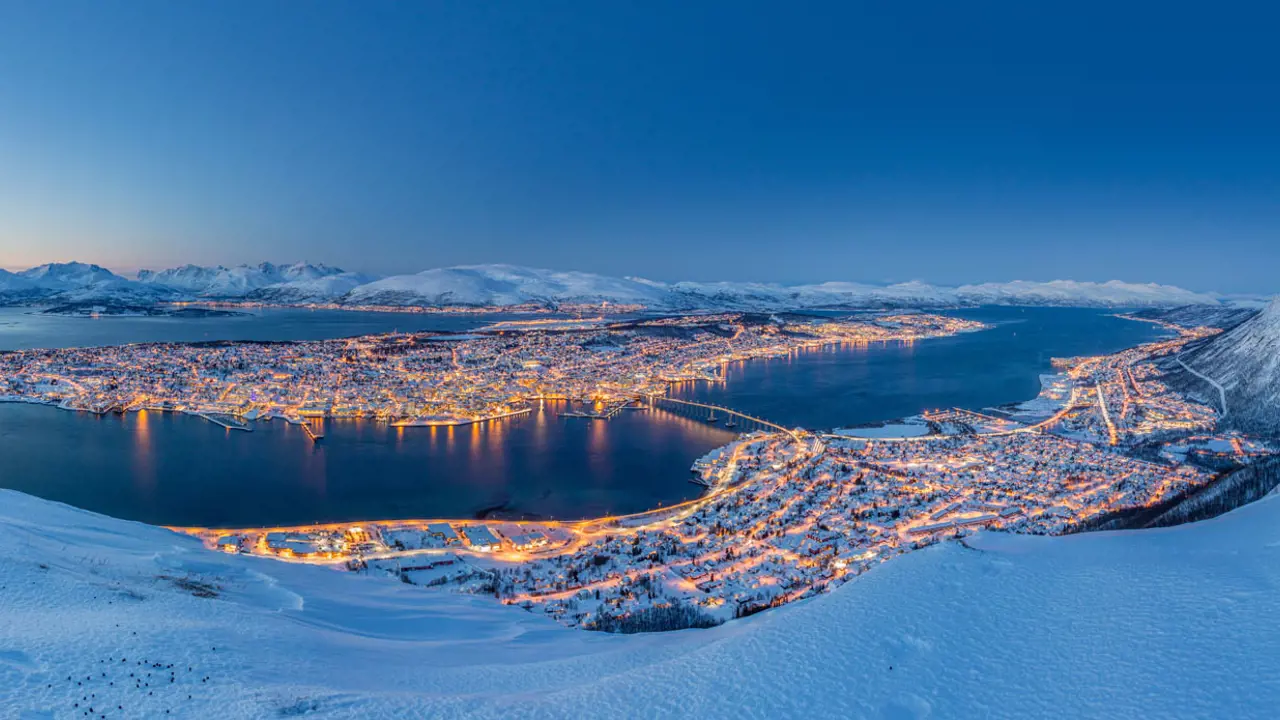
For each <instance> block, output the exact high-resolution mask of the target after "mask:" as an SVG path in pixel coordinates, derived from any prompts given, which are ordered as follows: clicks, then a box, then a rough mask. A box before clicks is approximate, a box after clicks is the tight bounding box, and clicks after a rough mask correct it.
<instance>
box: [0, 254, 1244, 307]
mask: <svg viewBox="0 0 1280 720" xmlns="http://www.w3.org/2000/svg"><path fill="white" fill-rule="evenodd" d="M23 283H26V285H23ZM113 293H114V294H115V295H118V296H119V297H120V299H121V300H122V301H124V300H127V301H130V302H139V303H141V302H147V301H154V300H157V299H200V298H205V299H223V300H256V301H261V302H271V303H281V304H290V303H316V302H324V303H340V304H347V305H393V306H422V307H430V306H445V305H468V306H510V305H525V304H530V303H533V304H539V305H544V306H545V305H555V304H560V303H600V302H610V303H615V304H619V303H620V304H627V305H643V306H645V307H648V308H652V309H656V310H762V311H775V310H805V309H821V308H830V309H857V308H898V307H910V308H925V307H954V306H973V305H1057V306H1076V307H1103V308H1111V307H1126V308H1133V307H1176V306H1182V305H1207V306H1218V305H1220V303H1219V302H1218V300H1216V299H1215V297H1214V296H1212V295H1207V294H1203V293H1194V292H1190V291H1188V290H1183V289H1181V288H1177V287H1173V286H1169V285H1154V284H1147V285H1140V284H1132V283H1123V282H1119V281H1111V282H1106V283H1090V282H1075V281H1068V280H1055V281H1052V282H1026V281H1015V282H1009V283H986V284H983V285H966V286H963V287H958V288H950V287H941V286H937V285H930V284H928V283H923V282H907V283H899V284H896V285H887V286H878V285H866V284H861V283H850V282H825V283H818V284H810V285H790V286H789V285H777V284H773V283H748V282H677V283H663V282H655V281H652V280H645V279H643V278H632V277H627V278H619V277H610V276H607V275H597V274H594V273H586V272H574V271H568V272H566V271H558V270H545V269H539V268H529V267H519V266H515V265H463V266H458V267H448V268H434V269H431V270H424V271H422V272H420V273H416V274H412V275H395V276H392V277H387V278H382V279H375V278H373V277H370V276H366V275H361V274H358V273H349V272H344V271H343V270H341V269H339V268H335V267H330V266H327V265H312V264H307V263H298V264H295V265H274V264H272V263H261V264H259V265H237V266H235V267H230V268H228V267H223V266H220V265H219V266H216V267H201V266H198V265H183V266H181V267H176V268H170V269H168V270H161V271H158V272H154V271H151V270H143V271H141V272H139V273H138V280H137V282H134V281H130V280H126V279H124V278H122V277H120V276H118V275H115V274H113V273H111V272H110V271H108V270H105V269H103V268H101V267H98V266H96V265H85V264H83V263H64V264H62V265H43V266H40V267H39V268H32V269H31V270H27V271H24V272H23V273H20V274H19V275H0V302H22V301H25V300H30V299H31V298H33V297H36V298H49V299H51V300H54V301H57V302H82V301H85V300H89V299H95V298H102V299H105V300H108V301H110V300H111V299H112V297H113Z"/></svg>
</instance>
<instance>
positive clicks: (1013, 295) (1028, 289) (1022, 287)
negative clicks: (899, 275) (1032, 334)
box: [956, 280, 1218, 307]
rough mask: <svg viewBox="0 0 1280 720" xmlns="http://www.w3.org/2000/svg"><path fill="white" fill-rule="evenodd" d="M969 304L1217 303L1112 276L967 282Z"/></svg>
mask: <svg viewBox="0 0 1280 720" xmlns="http://www.w3.org/2000/svg"><path fill="white" fill-rule="evenodd" d="M956 295H957V297H959V298H960V300H961V302H964V303H966V304H969V305H1079V306H1088V307H1153V306H1165V307H1168V306H1177V305H1216V304H1218V301H1217V299H1216V298H1214V297H1213V296H1212V295H1207V294H1203V293H1194V292H1191V291H1190V290H1183V289H1182V288H1179V287H1174V286H1172V285H1157V284H1155V283H1149V284H1136V283H1126V282H1120V281H1119V280H1112V281H1110V282H1105V283H1094V282H1076V281H1074V280H1053V281H1050V282H1027V281H1025V280H1017V281H1014V282H1008V283H984V284H982V285H964V286H962V287H959V288H957V289H956Z"/></svg>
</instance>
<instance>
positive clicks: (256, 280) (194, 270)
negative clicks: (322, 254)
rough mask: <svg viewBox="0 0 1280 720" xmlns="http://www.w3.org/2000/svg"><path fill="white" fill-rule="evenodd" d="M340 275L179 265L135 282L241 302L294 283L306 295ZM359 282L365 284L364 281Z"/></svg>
mask: <svg viewBox="0 0 1280 720" xmlns="http://www.w3.org/2000/svg"><path fill="white" fill-rule="evenodd" d="M342 273H343V271H342V270H341V269H340V268H335V267H329V266H328V265H311V264H308V263H297V264H294V265H275V264H273V263H268V262H264V263H260V264H258V265H237V266H235V267H230V268H228V267H223V266H221V265H218V266H216V267H201V266H199V265H183V266H181V267H176V268H170V269H168V270H161V271H159V272H153V271H151V270H142V271H140V272H139V273H138V281H139V282H143V283H147V284H149V285H157V286H161V287H166V288H170V289H172V290H176V291H180V292H183V293H186V294H188V295H192V296H196V297H204V298H226V299H230V298H242V297H245V296H246V295H249V294H251V293H253V292H255V291H258V290H261V289H262V288H266V287H269V286H278V285H286V284H289V283H295V282H296V283H300V284H302V285H303V287H302V288H301V289H300V293H299V294H302V295H306V294H307V293H308V290H307V288H306V286H307V284H311V283H315V282H316V281H318V280H321V279H323V278H326V277H330V276H335V275H341V274H342ZM361 280H362V281H366V280H365V279H364V278H361ZM357 284H358V283H357ZM351 287H354V285H352V286H350V287H346V288H345V289H344V290H343V292H346V291H348V290H350V289H351Z"/></svg>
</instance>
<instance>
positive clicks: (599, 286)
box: [344, 265, 666, 305]
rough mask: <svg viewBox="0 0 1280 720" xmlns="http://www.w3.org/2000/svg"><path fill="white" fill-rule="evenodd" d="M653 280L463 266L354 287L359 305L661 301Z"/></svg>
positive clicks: (351, 299) (349, 298)
mask: <svg viewBox="0 0 1280 720" xmlns="http://www.w3.org/2000/svg"><path fill="white" fill-rule="evenodd" d="M665 296H666V293H665V288H664V287H663V286H662V285H660V284H657V283H651V282H646V281H641V280H633V279H627V278H614V277H607V276H604V275H595V274H592V273H584V272H560V271H555V270H542V269H538V268H527V267H518V266H515V265H463V266H458V267H451V268H436V269H433V270H424V271H423V272H420V273H417V274H416V275H396V276H393V277H389V278H384V279H382V280H378V281H375V282H372V283H369V284H367V285H363V286H361V287H358V288H356V289H355V290H352V291H351V292H350V293H348V294H347V296H346V297H345V298H344V301H345V302H347V303H349V304H357V305H521V304H524V303H530V302H536V303H563V302H602V301H608V302H625V303H642V304H646V305H654V304H661V303H662V302H663V301H664V299H665Z"/></svg>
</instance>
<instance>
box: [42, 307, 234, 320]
mask: <svg viewBox="0 0 1280 720" xmlns="http://www.w3.org/2000/svg"><path fill="white" fill-rule="evenodd" d="M38 314H39V315H61V316H63V317H88V318H98V317H167V318H192V319H199V318H221V317H244V316H247V315H249V313H246V312H241V311H239V310H221V309H217V308H204V307H176V308H175V307H165V306H159V305H122V304H107V305H104V304H102V303H66V304H63V305H55V306H53V307H50V308H45V309H44V310H41V311H39V313H38Z"/></svg>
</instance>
